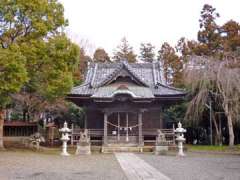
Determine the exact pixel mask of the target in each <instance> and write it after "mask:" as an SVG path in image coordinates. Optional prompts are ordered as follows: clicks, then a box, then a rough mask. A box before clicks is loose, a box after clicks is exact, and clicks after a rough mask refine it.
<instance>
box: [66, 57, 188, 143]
mask: <svg viewBox="0 0 240 180" xmlns="http://www.w3.org/2000/svg"><path fill="white" fill-rule="evenodd" d="M185 95H186V93H185V92H184V91H182V90H179V89H176V88H174V87H170V86H168V85H167V84H166V81H165V78H164V75H163V70H162V67H161V64H160V62H154V63H128V62H127V61H124V60H123V61H120V62H112V63H90V64H89V65H88V70H87V73H86V76H85V80H84V82H83V83H82V84H81V85H79V86H76V87H74V88H73V89H72V91H71V93H70V94H68V97H67V99H68V100H70V101H72V102H73V103H75V104H76V105H78V106H80V107H83V108H84V109H85V112H86V118H85V123H84V124H85V129H88V132H89V135H90V137H91V140H92V141H94V139H95V140H96V141H100V144H102V145H103V146H105V147H107V146H110V145H113V144H124V145H131V146H138V147H139V146H143V145H144V144H145V143H147V142H148V140H150V139H151V137H153V138H155V137H156V135H157V130H158V129H162V130H163V132H166V133H169V132H172V126H171V127H170V131H168V130H169V129H168V128H169V124H168V120H167V119H164V118H163V111H164V109H166V108H167V107H169V106H170V105H173V104H176V103H179V102H181V101H183V99H184V97H185ZM164 130H165V131H164ZM172 140H174V137H173V138H172ZM73 141H74V138H72V143H73ZM169 141H171V140H169Z"/></svg>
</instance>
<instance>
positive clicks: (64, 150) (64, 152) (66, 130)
mask: <svg viewBox="0 0 240 180" xmlns="http://www.w3.org/2000/svg"><path fill="white" fill-rule="evenodd" d="M59 132H61V133H62V137H61V141H62V142H63V145H62V153H61V155H62V156H69V155H70V154H69V153H68V152H67V142H68V141H69V140H70V138H69V133H70V132H71V129H69V128H68V126H67V122H66V121H65V122H64V125H63V128H61V129H59Z"/></svg>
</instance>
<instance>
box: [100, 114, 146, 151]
mask: <svg viewBox="0 0 240 180" xmlns="http://www.w3.org/2000/svg"><path fill="white" fill-rule="evenodd" d="M142 142H143V140H142V112H141V111H136V112H129V111H126V112H125V111H124V112H108V113H107V112H105V113H104V145H109V144H125V145H134V146H136V145H142Z"/></svg>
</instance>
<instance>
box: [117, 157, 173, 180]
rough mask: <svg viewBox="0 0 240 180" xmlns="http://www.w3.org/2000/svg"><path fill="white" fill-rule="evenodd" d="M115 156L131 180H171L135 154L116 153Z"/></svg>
mask: <svg viewBox="0 0 240 180" xmlns="http://www.w3.org/2000/svg"><path fill="white" fill-rule="evenodd" d="M115 156H116V158H117V160H118V162H119V164H120V166H121V168H122V169H123V171H124V172H125V174H126V176H127V178H128V179H129V180H140V179H141V180H170V178H168V177H167V176H165V175H164V174H162V173H161V172H159V171H158V170H157V169H155V168H154V167H152V166H151V165H149V164H148V163H146V162H145V161H144V160H142V159H141V158H139V157H137V156H136V155H134V154H133V153H115Z"/></svg>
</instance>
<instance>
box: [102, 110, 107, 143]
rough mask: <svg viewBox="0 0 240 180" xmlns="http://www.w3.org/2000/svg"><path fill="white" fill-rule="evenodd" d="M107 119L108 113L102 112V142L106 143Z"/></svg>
mask: <svg viewBox="0 0 240 180" xmlns="http://www.w3.org/2000/svg"><path fill="white" fill-rule="evenodd" d="M107 120H108V115H107V113H106V112H104V136H103V144H104V145H107V134H108V132H107Z"/></svg>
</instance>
